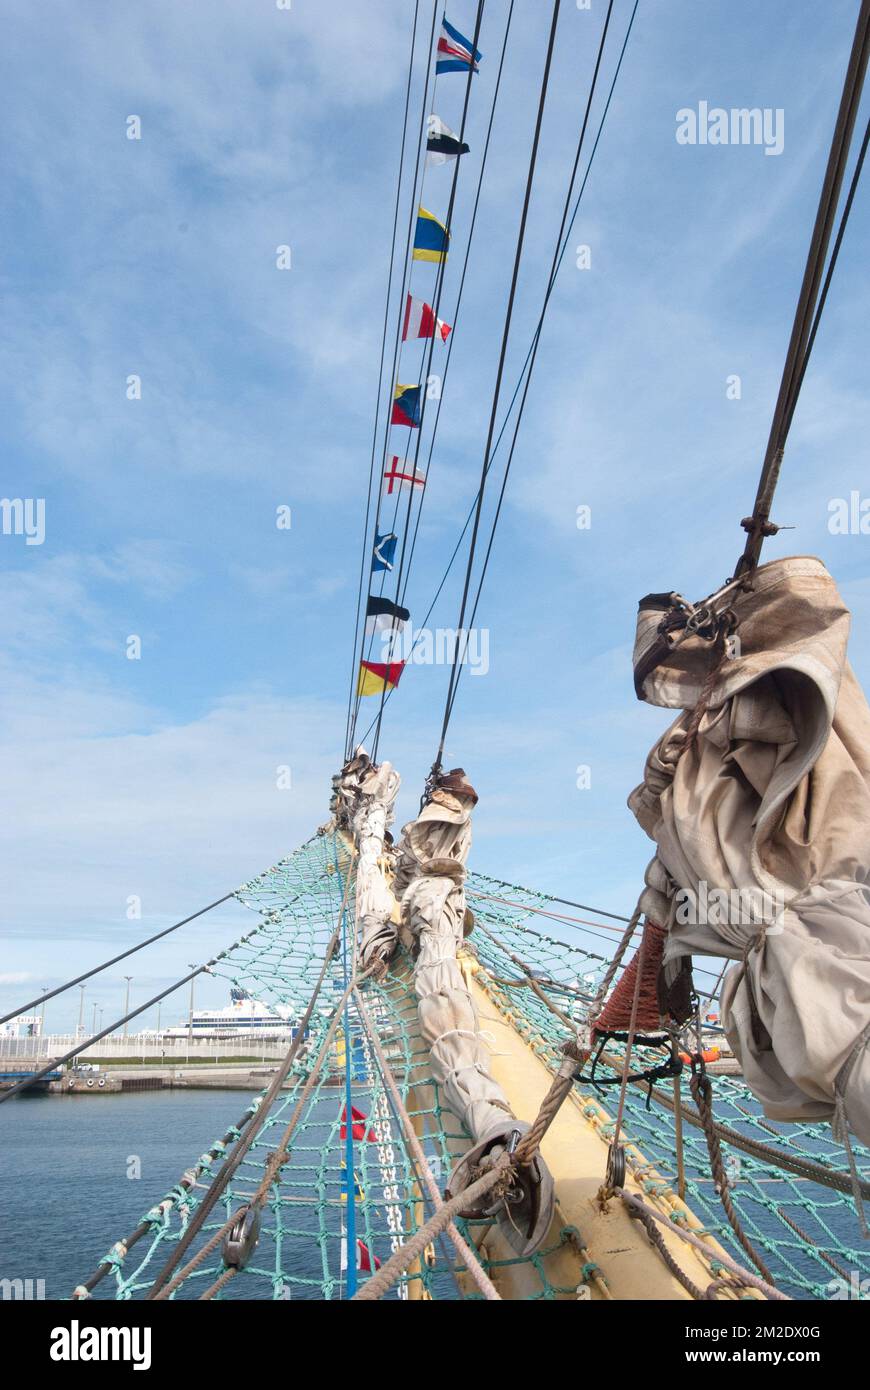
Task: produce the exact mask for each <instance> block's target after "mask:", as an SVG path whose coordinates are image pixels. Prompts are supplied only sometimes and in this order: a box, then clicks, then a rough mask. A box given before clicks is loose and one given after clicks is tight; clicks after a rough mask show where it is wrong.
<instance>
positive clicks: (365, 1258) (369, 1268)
mask: <svg viewBox="0 0 870 1390" xmlns="http://www.w3.org/2000/svg"><path fill="white" fill-rule="evenodd" d="M356 1267H357V1269H358V1270H359V1271H360V1272H361V1273H362V1274H374V1272H375V1270H376V1269H380V1267H381V1262H380V1260H379V1259H378V1257H377V1255H373V1254H372V1252H371V1250H370V1249H369V1247H368V1246H367V1245H366V1243H365V1241H364V1240H359V1239H358V1240H357V1243H356ZM341 1268H342V1269H343V1270H345V1269H347V1236H346V1235H342V1237H341Z"/></svg>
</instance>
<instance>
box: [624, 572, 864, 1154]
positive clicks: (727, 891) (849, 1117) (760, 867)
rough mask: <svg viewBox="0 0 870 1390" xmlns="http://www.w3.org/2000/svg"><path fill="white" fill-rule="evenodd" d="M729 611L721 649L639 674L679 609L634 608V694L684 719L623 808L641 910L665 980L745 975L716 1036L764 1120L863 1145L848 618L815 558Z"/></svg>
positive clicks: (700, 647) (732, 984)
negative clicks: (630, 824) (648, 851)
mask: <svg viewBox="0 0 870 1390" xmlns="http://www.w3.org/2000/svg"><path fill="white" fill-rule="evenodd" d="M672 597H673V596H672ZM731 604H732V615H731V618H730V624H729V627H730V632H731V634H732V635H731V636H730V637H729V638H728V640H727V642H724V641H721V640H720V641H719V642H712V641H710V640H706V639H705V637H704V636H700V635H697V634H695V633H693V634H691V635H689V636H687V637H686V639H685V640H683V641H681V642H680V643H678V644H676V645H675V646H674V647H673V648H672V649H671V650H670V651H669V652H667V653H666V654H665V655H664V656H663V658H662V659H661V660H659V661H658V663H657V664H655V665H654V666H652V669H650V665H651V663H650V660H649V654H650V652H651V651H652V650H653V649H655V648H656V646H658V648H659V649H660V648H661V647H662V634H663V633H664V634H667V632H668V631H669V630H671V631H672V630H673V627H674V624H673V623H672V621H671V615H672V614H673V608H672V607H671V608H669V605H668V602H667V600H666V598H665V596H661V595H651V596H650V597H649V599H646V600H642V601H641V605H640V612H639V616H638V628H637V639H636V645H635V669H636V674H637V679H638V685H639V693H641V696H642V698H644V699H645V700H647V701H649V702H650V703H651V704H655V705H663V706H665V707H668V708H671V709H681V710H682V711H683V712H682V713H681V714H680V715H679V717H678V718H677V719H676V720H675V721H674V723H673V724H672V725H671V727H670V728H669V729H668V730H667V732H666V733H665V734H664V735H663V737H662V738H660V739H659V740H658V742H657V743H656V745H655V746H654V748H653V749H652V751H651V753H650V754H649V757H648V759H647V763H646V769H645V773H644V780H643V782H642V783H641V785H640V786H639V787H637V788H636V789H635V791H634V792H632V794H631V797H630V798H629V805H630V807H631V809H632V810H633V812H634V814H635V816H636V817H637V819H638V821H639V823H640V824H641V826H642V827H643V828H644V830H646V831H647V833H648V834H649V835H650V836H651V837H652V838H653V839H654V840H655V841H656V844H657V852H656V857H655V859H654V861H653V863H652V864H651V865H650V868H649V870H648V872H647V889H646V891H645V894H644V898H643V902H642V905H643V907H644V910H645V911H646V912H647V913H648V914H649V916H650V917H651V918H653V919H654V920H655V921H657V922H660V923H661V924H662V925H664V926H666V927H667V928H668V941H667V946H666V952H665V960H666V963H667V962H671V963H672V964H673V963H674V962H675V961H676V960H677V959H678V958H680V957H682V956H685V955H687V954H689V953H691V952H695V953H706V954H710V955H718V956H725V957H729V958H730V959H732V960H734V961H739V962H740V964H739V965H738V966H736V967H735V968H733V969H732V970H730V971H729V973H728V976H727V977H726V981H725V986H724V990H723V1010H722V1016H723V1023H724V1025H725V1029H726V1032H727V1035H728V1040H729V1042H730V1044H731V1047H732V1048H733V1050H734V1052H735V1054H736V1055H737V1056H738V1057H739V1059H740V1061H741V1063H742V1066H743V1071H744V1075H745V1077H746V1080H747V1081H748V1082H749V1084H750V1085H751V1087H752V1089H753V1090H754V1092H755V1094H756V1095H757V1096H758V1098H759V1099H760V1101H761V1102H762V1104H763V1105H764V1108H765V1111H766V1113H767V1115H768V1116H769V1117H771V1118H773V1119H779V1120H786V1119H813V1118H815V1119H818V1118H827V1119H832V1120H833V1121H834V1124H835V1132H836V1133H837V1134H838V1136H839V1137H841V1138H845V1137H846V1126H847V1125H848V1126H849V1127H850V1128H851V1129H852V1130H853V1131H854V1133H855V1134H857V1135H858V1136H859V1137H860V1138H861V1140H862V1141H863V1142H864V1143H867V1142H868V1141H870V1054H868V1049H867V1046H866V1044H867V1042H868V1039H870V709H868V705H867V701H866V700H865V698H864V695H863V693H862V691H861V688H860V686H859V685H858V683H857V681H856V679H855V677H854V675H853V673H852V670H851V668H850V666H849V663H848V660H847V656H846V647H847V640H848V635H849V621H850V620H849V612H848V610H847V609H846V607H845V605H844V603H843V601H842V599H841V598H840V595H839V594H838V592H837V589H836V587H835V585H834V582H833V580H832V579H831V577H830V575H829V574H828V572H827V570H826V569H825V567H824V565H823V564H822V563H821V561H819V560H817V559H814V558H811V557H795V558H790V559H783V560H775V561H773V562H772V563H770V564H767V565H764V566H762V567H761V568H759V569H758V570H757V571H756V573H755V574H754V575H753V578H752V582H751V588H748V589H741V590H739V591H738V593H737V597H735V598H732V599H731ZM721 636H722V632H721V629H720V638H721ZM665 645H666V644H665Z"/></svg>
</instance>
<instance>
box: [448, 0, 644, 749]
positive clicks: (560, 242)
mask: <svg viewBox="0 0 870 1390" xmlns="http://www.w3.org/2000/svg"><path fill="white" fill-rule="evenodd" d="M636 11H637V5H636V4H635V12H636ZM612 13H613V0H610V4H609V6H608V9H607V14H606V16H605V20H604V27H603V29H602V31H601V40H600V42H599V45H598V55H597V57H596V60H595V69H594V71H593V74H592V81H591V83H590V86H589V96H588V98H587V101H586V108H585V110H584V112H583V120H582V123H581V126H580V134H579V136H578V138H577V150H576V153H575V155H574V164H573V166H572V169H571V177H570V178H569V180H568V188H567V191H566V194H565V205H564V207H563V209H562V220H561V222H560V224H559V231H558V234H557V236H556V246H555V249H554V251H553V262H552V265H551V267H550V277H549V281H548V283H547V290H546V293H545V295H544V302H543V305H542V307H541V314H540V318H539V320H538V325H537V329H536V331H535V335H534V339H533V342H532V351H531V356H530V358H529V361H528V367H527V370H526V377H525V382H524V385H523V392H522V396H521V397H520V403H519V407H518V409H517V413H516V416H515V419H514V427H513V435H512V437H511V442H510V448H509V449H508V456H507V461H506V463H505V467H504V473H503V475H502V480H501V487H500V489H499V495H498V502H497V504H496V508H495V512H494V514H493V518H492V522H491V525H490V531H489V541H488V543H487V547H486V553H485V554H484V557H483V564H482V566H481V570H480V578H479V579H478V582H477V591H476V594H475V598H474V605H473V607H472V609H471V617H470V618H469V622H468V626H469V628H470V629H473V627H474V620H475V618H476V617H477V609H478V605H479V604H480V596H481V593H482V592H483V584H484V580H485V579H486V573H487V570H488V569H489V561H490V557H491V555H492V548H493V543H494V541H495V533H496V529H497V527H498V523H499V519H500V517H501V510H502V505H503V503H504V498H505V492H506V490H507V484H508V478H509V476H510V471H511V465H512V464H513V459H514V451H515V449H516V445H517V438H518V436H519V432H520V425H521V424H522V419H523V414H524V412H525V408H526V400H527V398H528V394H529V387H530V386H531V382H532V373H533V371H534V369H535V362H536V360H537V356H538V348H539V347H540V344H541V332H542V329H543V326H544V319H545V318H546V314H547V308H548V306H549V303H550V297H551V295H552V293H553V289H554V286H555V284H556V274H557V272H558V269H559V262H560V260H561V258H562V254H563V247H564V245H565V231H566V225H567V224H568V214H569V212H570V208H571V194H572V191H573V188H574V182H575V180H576V178H577V170H578V169H579V167H580V159H581V156H582V153H583V145H584V142H585V139H586V130H587V127H588V125H589V113H590V111H591V108H592V101H593V98H594V96H595V89H596V86H597V83H598V74H599V72H600V70H601V61H602V58H603V56H604V47H605V44H606V41H607V30H608V28H609V25H610V17H611V14H612ZM633 19H634V15H632V20H633ZM629 29H630V26H629ZM627 37H628V36H627V35H626V40H627ZM623 52H624V45H623ZM588 174H589V171H588V169H587V171H586V177H587V178H588ZM584 184H585V178H584ZM582 191H583V189H582V187H581V189H580V193H581V195H582ZM572 222H573V219H572ZM462 669H463V668H462V665H461V664H459V665H458V666H457V669H456V677H455V680H454V682H453V690H452V693H451V695H450V703H449V708H448V710H447V713H446V718H445V724H444V733H445V734H446V730H447V725H448V724H449V722H450V717H451V715H452V714H453V706H454V704H455V703H456V694H457V691H458V690H459V682H460V680H461V679H462Z"/></svg>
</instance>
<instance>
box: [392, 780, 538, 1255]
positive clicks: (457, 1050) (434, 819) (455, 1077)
mask: <svg viewBox="0 0 870 1390" xmlns="http://www.w3.org/2000/svg"><path fill="white" fill-rule="evenodd" d="M476 802H477V793H476V792H475V791H474V788H473V787H472V786H471V785H470V784H469V782H468V781H467V779H466V777H465V773H464V771H463V770H462V768H455V769H454V770H453V771H452V772H449V773H446V774H442V775H441V776H439V777H438V778H437V779H436V781H435V785H434V787H433V789H432V791H431V793H430V796H429V799H428V800H427V802H426V804H425V805H424V806H423V808H422V810H421V811H420V814H419V816H418V817H417V819H416V820H414V821H411V822H410V823H409V824H408V825H406V826H405V827H404V829H403V831H402V840H401V842H400V845H399V853H398V861H397V865H396V876H395V879H394V880H393V891H394V892H395V894H396V896H397V898H400V900H401V905H402V918H403V922H404V924H405V925H406V927H407V928H408V929H409V930H410V932H411V934H412V936H413V938H414V944H415V947H416V948H417V952H418V954H417V960H416V965H415V968H414V990H415V992H416V995H417V1001H418V1005H417V1007H418V1014H419V1019H420V1031H421V1033H422V1035H423V1037H424V1038H425V1040H426V1042H427V1043H428V1045H429V1049H430V1054H431V1058H432V1066H433V1071H434V1074H435V1076H436V1078H437V1080H438V1081H439V1082H440V1083H441V1087H442V1090H443V1094H444V1098H445V1100H446V1102H447V1104H448V1105H449V1107H450V1109H451V1110H452V1111H453V1113H454V1115H456V1116H457V1118H458V1119H460V1120H461V1121H462V1123H463V1124H464V1125H465V1127H466V1129H467V1130H468V1132H469V1134H470V1135H471V1141H472V1146H471V1149H470V1150H469V1152H468V1153H466V1154H465V1155H464V1156H463V1158H462V1159H461V1160H460V1163H459V1164H457V1166H456V1168H455V1169H454V1173H453V1175H452V1176H451V1181H450V1184H449V1190H451V1191H453V1192H458V1191H460V1190H462V1188H463V1187H465V1186H466V1185H467V1183H468V1181H469V1180H470V1175H471V1172H472V1170H473V1169H474V1168H475V1167H477V1166H479V1165H483V1166H485V1165H486V1163H487V1162H488V1161H491V1158H492V1156H493V1155H494V1154H497V1153H498V1152H501V1150H502V1149H503V1147H504V1145H505V1144H506V1143H508V1142H510V1136H512V1135H513V1136H515V1137H516V1138H519V1136H521V1135H522V1134H525V1133H526V1131H527V1130H528V1128H529V1126H528V1125H527V1124H526V1123H524V1122H523V1121H521V1120H517V1119H515V1118H514V1114H513V1111H512V1110H511V1107H510V1104H509V1103H508V1100H507V1097H506V1096H505V1094H504V1092H503V1091H502V1089H501V1087H500V1086H499V1084H498V1082H497V1081H496V1080H495V1079H494V1077H493V1075H492V1072H491V1070H490V1060H489V1049H488V1047H487V1045H486V1042H485V1040H484V1039H483V1037H482V1036H481V1032H480V1021H479V1018H478V1014H477V1009H476V1007H475V1003H474V1000H473V998H472V995H471V991H470V989H469V988H468V985H467V983H466V981H465V979H464V978H463V974H462V970H461V968H460V964H459V962H458V960H457V953H458V951H459V948H460V947H461V945H462V942H463V938H464V936H465V934H466V930H467V929H470V927H471V923H472V918H471V914H470V912H469V911H468V909H467V907H466V903H465V872H466V871H465V863H466V860H467V858H468V851H469V849H470V848H471V814H472V811H473V809H474V806H475V804H476ZM523 1176H524V1182H523V1189H522V1194H521V1195H519V1194H518V1196H517V1199H516V1200H517V1207H516V1208H515V1209H514V1210H513V1211H512V1212H511V1213H510V1214H509V1215H508V1214H507V1212H506V1209H505V1208H504V1207H502V1208H501V1210H500V1212H499V1220H502V1217H505V1218H506V1219H505V1220H503V1221H502V1225H503V1229H504V1230H505V1234H506V1235H507V1237H508V1239H509V1240H510V1241H511V1244H512V1245H514V1248H515V1249H517V1251H518V1252H519V1253H522V1254H530V1253H532V1252H533V1251H534V1250H535V1249H537V1247H538V1246H539V1245H540V1244H541V1242H542V1240H543V1239H544V1237H545V1236H546V1234H547V1232H548V1230H549V1227H550V1222H551V1220H552V1215H553V1205H554V1193H553V1184H552V1179H551V1177H550V1174H549V1172H548V1171H547V1168H546V1165H545V1163H544V1160H543V1159H542V1158H541V1157H540V1155H538V1156H537V1157H536V1158H535V1160H534V1163H533V1165H532V1167H531V1169H529V1170H528V1172H527V1173H526V1174H524V1175H523Z"/></svg>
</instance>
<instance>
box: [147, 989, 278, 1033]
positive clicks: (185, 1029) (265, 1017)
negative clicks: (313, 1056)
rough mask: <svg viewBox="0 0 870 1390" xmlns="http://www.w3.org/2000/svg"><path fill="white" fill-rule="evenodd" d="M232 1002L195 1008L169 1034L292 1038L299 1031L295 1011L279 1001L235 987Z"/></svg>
mask: <svg viewBox="0 0 870 1390" xmlns="http://www.w3.org/2000/svg"><path fill="white" fill-rule="evenodd" d="M230 1000H231V1002H230V1004H229V1006H228V1007H227V1008H225V1009H194V1011H193V1016H192V1020H191V1022H188V1023H180V1024H177V1025H176V1026H175V1027H174V1028H167V1029H166V1032H165V1035H164V1036H165V1037H167V1038H186V1037H188V1036H189V1035H190V1034H191V1033H192V1034H193V1036H194V1037H195V1038H202V1037H210V1038H230V1037H238V1036H240V1035H244V1036H249V1035H251V1034H254V1033H266V1034H268V1035H269V1036H270V1037H287V1038H292V1037H293V1036H294V1035H295V1033H296V1031H297V1030H296V1027H295V1025H294V1021H293V1015H292V1011H291V1010H290V1009H289V1008H287V1006H286V1005H282V1004H278V1005H276V1006H275V1008H274V1009H270V1008H269V1007H268V1005H266V1004H263V1003H262V1002H261V1001H260V1000H259V999H252V998H251V996H250V994H248V992H247V990H244V989H231V990H230Z"/></svg>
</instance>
